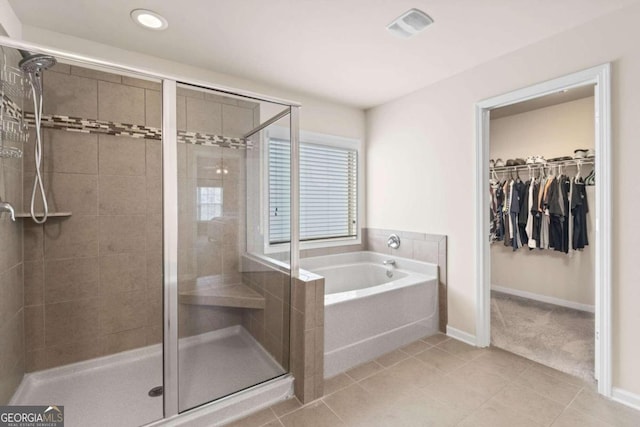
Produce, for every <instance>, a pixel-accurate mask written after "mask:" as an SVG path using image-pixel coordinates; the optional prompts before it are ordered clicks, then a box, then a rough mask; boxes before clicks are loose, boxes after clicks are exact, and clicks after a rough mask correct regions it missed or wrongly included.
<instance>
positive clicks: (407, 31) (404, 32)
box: [387, 9, 433, 39]
mask: <svg viewBox="0 0 640 427" xmlns="http://www.w3.org/2000/svg"><path fill="white" fill-rule="evenodd" d="M431 24H433V18H431V17H430V16H429V15H427V14H426V13H424V12H423V11H421V10H419V9H410V10H408V11H406V12H405V13H403V14H402V15H400V16H398V17H397V18H396V19H394V20H393V22H391V23H390V24H389V25H387V30H389V31H390V32H391V33H392V34H393V35H395V36H398V37H401V38H403V39H408V38H409V37H413V36H415V35H416V34H418V33H419V32H421V31H423V30H424V29H425V28H427V27H428V26H429V25H431Z"/></svg>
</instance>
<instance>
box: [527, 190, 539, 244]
mask: <svg viewBox="0 0 640 427" xmlns="http://www.w3.org/2000/svg"><path fill="white" fill-rule="evenodd" d="M536 185H537V182H536V179H535V178H532V179H531V180H530V181H529V182H528V185H527V213H528V215H527V221H526V224H525V226H524V229H525V233H526V234H527V246H529V249H533V248H535V247H536V238H535V236H534V235H533V217H534V213H533V211H532V210H531V208H533V200H534V197H535V196H536V195H537V194H535V192H534V190H535V188H536ZM536 200H537V198H536Z"/></svg>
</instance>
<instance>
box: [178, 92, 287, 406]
mask: <svg viewBox="0 0 640 427" xmlns="http://www.w3.org/2000/svg"><path fill="white" fill-rule="evenodd" d="M177 95H178V96H177V104H176V109H177V147H176V148H177V158H178V205H179V206H178V267H177V273H178V299H177V301H178V402H179V403H178V409H179V411H180V412H182V411H185V410H188V409H191V408H194V407H196V406H199V405H202V404H205V403H208V402H211V401H213V400H216V399H219V398H222V397H224V396H228V395H230V394H233V393H236V392H238V391H240V390H243V389H246V388H249V387H252V386H254V385H256V384H260V383H262V382H265V381H268V380H271V379H273V378H276V377H278V376H280V375H283V374H285V373H287V372H288V359H289V356H288V354H289V303H290V302H289V299H290V295H289V281H290V270H289V267H288V265H289V262H290V260H289V253H290V252H289V249H288V246H287V245H284V246H281V247H279V248H278V250H277V252H273V253H271V254H269V255H265V252H269V249H267V250H265V248H268V246H269V245H268V240H265V238H264V231H265V230H266V229H268V228H265V224H267V223H268V212H269V210H268V204H265V203H267V200H266V199H265V190H266V187H265V186H264V185H265V183H266V181H265V175H264V172H265V171H266V169H265V167H267V159H266V157H265V155H266V154H267V153H268V150H266V149H265V147H266V144H267V141H268V139H267V138H266V131H265V130H264V129H263V130H259V131H257V132H254V133H252V130H255V129H256V128H259V127H260V123H261V120H260V119H261V116H263V115H266V114H269V113H270V112H271V111H274V109H275V110H279V111H282V110H288V109H289V107H284V106H282V105H268V104H269V103H265V102H257V101H254V100H251V99H246V98H241V97H237V96H232V95H228V94H223V93H219V92H215V91H212V90H205V89H201V88H196V87H191V86H187V85H178V88H177ZM288 120H289V119H288V115H287V116H283V117H281V118H280V120H279V122H278V123H274V124H272V125H271V126H270V127H276V126H277V127H279V128H281V129H280V132H285V133H286V132H288V129H289V126H288ZM267 180H268V179H267ZM265 242H266V243H265Z"/></svg>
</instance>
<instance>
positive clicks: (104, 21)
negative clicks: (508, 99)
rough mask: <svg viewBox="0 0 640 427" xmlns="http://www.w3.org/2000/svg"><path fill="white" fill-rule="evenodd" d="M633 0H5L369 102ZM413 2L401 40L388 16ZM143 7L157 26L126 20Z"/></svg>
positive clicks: (135, 46) (124, 43)
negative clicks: (158, 18) (416, 22)
mask: <svg viewBox="0 0 640 427" xmlns="http://www.w3.org/2000/svg"><path fill="white" fill-rule="evenodd" d="M637 1H638V0H413V1H409V0H180V1H177V0H116V1H87V0H10V3H11V6H12V7H13V9H14V10H15V12H16V14H17V16H18V17H19V18H20V20H21V21H22V23H23V24H24V25H30V26H34V27H39V28H44V29H47V30H51V31H56V32H60V33H64V34H69V35H72V36H76V37H81V38H84V39H89V40H93V41H96V42H99V43H104V44H108V45H112V46H116V47H119V48H123V49H128V50H132V51H138V52H144V53H147V54H151V55H154V56H158V57H162V58H166V59H170V60H174V61H178V62H183V63H188V64H191V65H194V66H199V67H203V68H207V69H211V70H214V71H218V72H223V73H227V74H232V75H236V76H240V77H245V78H248V79H254V80H258V81H262V82H265V83H268V84H272V85H275V86H278V87H284V88H288V89H293V90H296V91H301V92H305V93H309V94H313V95H317V96H321V97H324V98H328V99H332V100H336V101H339V102H342V103H345V104H348V105H353V106H357V107H361V108H368V107H372V106H375V105H379V104H382V103H384V102H387V101H390V100H392V99H394V98H397V97H399V96H402V95H404V94H407V93H410V92H412V91H415V90H417V89H419V88H421V87H424V86H426V85H429V84H431V83H434V82H436V81H438V80H441V79H444V78H447V77H449V76H451V75H453V74H456V73H459V72H461V71H463V70H466V69H469V68H472V67H474V66H476V65H478V64H481V63H483V62H486V61H488V60H490V59H492V58H496V57H498V56H500V55H504V54H506V53H508V52H511V51H514V50H517V49H519V48H521V47H523V46H526V45H528V44H531V43H534V42H536V41H538V40H541V39H543V38H546V37H549V36H551V35H553V34H556V33H559V32H562V31H564V30H567V29H569V28H572V27H575V26H577V25H580V24H582V23H586V22H588V21H590V20H593V19H594V18H596V17H598V16H601V15H604V14H607V13H610V12H612V11H614V10H616V9H619V8H621V7H624V6H626V5H629V4H632V3H636V2H637ZM412 7H416V8H419V9H422V10H424V11H425V12H426V13H428V14H429V15H430V16H431V17H433V18H434V20H435V23H434V24H433V25H432V26H430V27H429V28H427V29H426V30H425V31H424V32H422V33H420V34H418V35H417V36H416V37H414V38H412V39H408V40H403V39H399V38H396V37H394V36H392V35H391V34H389V33H388V32H387V30H386V29H385V27H386V25H387V24H388V23H389V22H390V21H391V20H393V19H394V18H396V17H397V16H399V15H400V14H402V13H403V12H405V11H406V10H408V9H410V8H412ZM136 8H148V9H151V10H154V11H156V12H158V13H160V14H161V15H163V16H165V17H166V18H167V20H168V21H169V28H168V29H167V30H166V31H163V32H156V31H150V30H145V29H142V28H140V27H138V26H136V25H135V24H134V23H133V22H132V21H131V19H130V18H129V13H130V11H131V10H132V9H136Z"/></svg>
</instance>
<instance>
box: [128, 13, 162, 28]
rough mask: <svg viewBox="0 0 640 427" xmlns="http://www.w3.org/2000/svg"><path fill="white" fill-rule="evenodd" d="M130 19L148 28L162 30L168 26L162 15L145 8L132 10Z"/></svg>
mask: <svg viewBox="0 0 640 427" xmlns="http://www.w3.org/2000/svg"><path fill="white" fill-rule="evenodd" d="M131 19H133V22H135V23H136V24H138V25H140V26H142V27H144V28H148V29H150V30H164V29H166V28H167V27H168V26H169V23H168V22H167V20H166V19H165V18H164V17H163V16H160V15H158V14H157V13H155V12H153V11H151V10H146V9H134V10H132V11H131Z"/></svg>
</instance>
